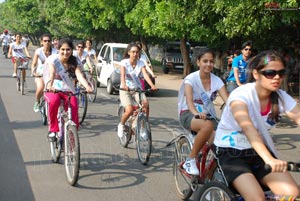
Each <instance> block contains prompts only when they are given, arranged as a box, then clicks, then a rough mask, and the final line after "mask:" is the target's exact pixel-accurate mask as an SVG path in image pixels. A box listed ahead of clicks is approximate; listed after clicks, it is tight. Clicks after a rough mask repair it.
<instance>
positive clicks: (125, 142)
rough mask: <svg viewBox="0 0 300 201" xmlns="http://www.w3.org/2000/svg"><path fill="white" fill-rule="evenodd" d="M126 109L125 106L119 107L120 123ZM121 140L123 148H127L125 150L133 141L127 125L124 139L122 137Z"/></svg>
mask: <svg viewBox="0 0 300 201" xmlns="http://www.w3.org/2000/svg"><path fill="white" fill-rule="evenodd" d="M124 109H125V108H124V107H123V106H119V110H118V117H119V122H121V117H122V115H123V113H124ZM119 140H120V144H121V145H122V146H123V147H125V148H127V147H128V144H129V142H130V140H131V129H130V128H129V127H128V126H127V125H125V128H124V135H123V137H120V138H119Z"/></svg>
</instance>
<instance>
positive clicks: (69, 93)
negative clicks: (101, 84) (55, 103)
mask: <svg viewBox="0 0 300 201" xmlns="http://www.w3.org/2000/svg"><path fill="white" fill-rule="evenodd" d="M44 92H48V93H64V94H67V95H71V96H77V95H78V94H80V93H87V91H86V90H84V89H81V90H80V91H78V92H76V93H72V92H68V91H62V90H57V89H55V92H53V91H49V89H46V90H44Z"/></svg>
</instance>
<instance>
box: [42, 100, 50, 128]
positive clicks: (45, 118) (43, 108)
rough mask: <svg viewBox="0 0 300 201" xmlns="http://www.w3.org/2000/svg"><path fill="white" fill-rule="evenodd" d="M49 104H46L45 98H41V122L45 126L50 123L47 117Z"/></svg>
mask: <svg viewBox="0 0 300 201" xmlns="http://www.w3.org/2000/svg"><path fill="white" fill-rule="evenodd" d="M46 104H47V103H46V102H45V100H44V98H41V103H40V113H41V120H42V123H43V125H44V126H46V125H47V123H48V117H47V105H46Z"/></svg>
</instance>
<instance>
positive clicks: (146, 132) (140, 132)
mask: <svg viewBox="0 0 300 201" xmlns="http://www.w3.org/2000/svg"><path fill="white" fill-rule="evenodd" d="M120 90H125V89H122V88H120ZM129 91H130V92H133V93H138V95H139V99H138V102H136V101H134V104H133V108H134V111H133V114H132V115H131V116H130V117H129V118H128V120H127V121H126V123H125V125H124V135H123V137H121V138H119V140H120V143H121V145H122V146H123V147H125V148H127V147H128V144H129V142H130V141H131V138H132V136H133V135H134V136H135V142H136V150H137V155H138V158H139V160H140V162H141V163H142V164H143V165H146V164H147V163H148V161H149V159H150V155H151V151H152V135H151V128H150V123H149V121H148V118H147V115H146V113H145V111H144V109H143V105H142V100H141V94H142V93H144V92H146V91H150V90H141V89H131V90H129ZM133 99H134V98H133ZM118 101H119V108H118V117H119V122H120V121H121V118H122V115H123V113H124V111H125V108H124V106H122V105H121V102H120V100H118Z"/></svg>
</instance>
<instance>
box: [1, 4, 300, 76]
mask: <svg viewBox="0 0 300 201" xmlns="http://www.w3.org/2000/svg"><path fill="white" fill-rule="evenodd" d="M299 7H300V5H299V3H298V1H297V0H288V1H286V0H277V1H276V2H275V1H271V0H252V1H242V0H235V1H232V0H222V1H220V0H84V1H83V0H72V1H71V0H63V1H62V0H51V1H50V0H6V1H5V2H4V3H0V16H1V19H0V28H2V29H4V28H5V29H9V30H11V31H13V32H20V33H26V34H29V35H31V36H36V37H39V36H40V35H42V34H43V33H50V34H52V35H53V36H56V37H66V36H67V37H71V38H80V39H85V38H91V39H93V40H96V41H103V42H110V41H114V42H129V41H131V40H141V41H142V42H143V46H146V44H147V43H149V42H153V41H155V42H157V41H171V40H173V41H175V40H177V41H181V42H182V44H181V50H182V53H183V55H185V54H186V55H185V56H184V57H183V58H184V60H185V69H186V72H185V73H189V68H190V67H189V65H188V64H189V63H190V61H189V57H188V52H187V49H186V48H185V45H184V44H185V43H186V41H190V42H193V43H202V44H203V43H204V44H206V45H207V46H209V47H213V48H223V49H234V48H238V47H239V45H240V43H241V42H243V41H244V40H247V39H251V40H253V42H254V45H255V47H257V48H258V49H264V48H269V47H283V46H290V45H293V46H300V37H299V35H300V33H299V30H300V8H299Z"/></svg>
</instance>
